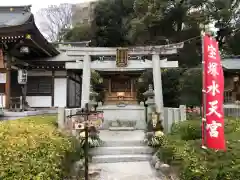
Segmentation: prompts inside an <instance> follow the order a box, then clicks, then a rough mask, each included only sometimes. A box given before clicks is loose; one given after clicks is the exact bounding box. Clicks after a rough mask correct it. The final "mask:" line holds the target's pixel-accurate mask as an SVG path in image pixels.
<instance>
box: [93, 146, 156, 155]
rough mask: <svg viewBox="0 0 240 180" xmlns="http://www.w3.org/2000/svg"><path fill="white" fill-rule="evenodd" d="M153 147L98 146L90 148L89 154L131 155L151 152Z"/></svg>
mask: <svg viewBox="0 0 240 180" xmlns="http://www.w3.org/2000/svg"><path fill="white" fill-rule="evenodd" d="M152 153H153V149H152V148H150V147H147V146H134V147H132V146H126V147H99V148H94V149H91V152H90V154H93V155H95V156H99V155H133V154H150V155H151V154H152Z"/></svg>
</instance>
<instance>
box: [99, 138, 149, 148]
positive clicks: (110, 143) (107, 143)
mask: <svg viewBox="0 0 240 180" xmlns="http://www.w3.org/2000/svg"><path fill="white" fill-rule="evenodd" d="M143 145H145V144H144V142H143V141H140V140H128V141H124V140H122V141H114V140H112V141H103V143H102V147H129V146H130V147H133V146H143Z"/></svg>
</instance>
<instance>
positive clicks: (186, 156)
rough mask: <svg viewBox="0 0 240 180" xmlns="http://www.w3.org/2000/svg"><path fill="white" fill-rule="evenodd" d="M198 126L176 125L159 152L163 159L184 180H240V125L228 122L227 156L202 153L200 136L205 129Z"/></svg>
mask: <svg viewBox="0 0 240 180" xmlns="http://www.w3.org/2000/svg"><path fill="white" fill-rule="evenodd" d="M197 124H199V121H197V122H196V121H186V122H182V123H180V124H177V125H174V126H173V133H172V134H170V135H167V136H165V138H164V141H163V143H162V145H161V148H160V149H159V151H158V156H159V158H160V159H161V160H163V161H164V162H166V163H169V164H171V165H172V166H173V167H176V169H178V173H179V176H180V179H181V180H233V179H234V180H235V179H236V180H238V179H240V173H239V169H240V142H239V137H240V122H239V121H237V120H231V119H230V120H226V123H225V134H226V140H227V152H220V151H219V152H215V151H213V150H203V149H201V136H200V137H198V136H197V134H199V131H201V127H197ZM192 131H194V132H192ZM200 134H201V133H200ZM191 137H192V138H191ZM197 137H198V138H197Z"/></svg>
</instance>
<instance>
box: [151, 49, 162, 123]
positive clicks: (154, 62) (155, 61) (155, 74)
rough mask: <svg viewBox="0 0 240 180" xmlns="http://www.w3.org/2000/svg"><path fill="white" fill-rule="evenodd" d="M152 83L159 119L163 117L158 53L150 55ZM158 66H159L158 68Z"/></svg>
mask: <svg viewBox="0 0 240 180" xmlns="http://www.w3.org/2000/svg"><path fill="white" fill-rule="evenodd" d="M152 66H153V83H154V93H155V96H154V98H155V104H156V111H157V112H159V113H160V118H161V120H163V119H164V114H163V113H164V106H163V92H162V74H161V67H160V57H159V54H153V55H152ZM159 67H160V68H159Z"/></svg>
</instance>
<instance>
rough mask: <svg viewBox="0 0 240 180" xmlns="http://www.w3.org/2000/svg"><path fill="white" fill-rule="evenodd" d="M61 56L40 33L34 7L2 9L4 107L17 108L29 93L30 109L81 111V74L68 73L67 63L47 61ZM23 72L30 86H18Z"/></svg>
mask: <svg viewBox="0 0 240 180" xmlns="http://www.w3.org/2000/svg"><path fill="white" fill-rule="evenodd" d="M59 54H60V52H59V51H58V50H57V49H56V48H55V47H54V46H53V45H52V44H51V43H49V42H48V41H47V40H46V39H45V38H44V36H43V35H42V34H41V33H40V31H39V30H38V28H37V26H36V24H35V21H34V16H33V14H32V13H31V6H16V7H14V6H5V7H0V93H1V101H0V103H1V106H3V107H5V108H10V107H12V106H14V103H16V102H15V100H16V99H17V98H20V97H22V96H23V95H24V93H25V95H26V103H27V105H28V106H30V107H36V108H37V107H57V106H62V107H65V106H69V107H79V106H80V101H81V100H80V97H81V96H80V95H79V96H78V94H79V93H80V92H81V78H80V76H81V71H78V72H77V73H75V71H74V70H72V71H71V70H68V71H67V70H66V69H65V62H64V61H63V60H59V61H58V60H54V61H51V60H50V61H49V60H46V58H53V57H55V56H57V55H59ZM22 69H24V70H27V84H19V82H18V78H19V77H18V71H19V70H22ZM72 86H74V87H75V88H74V92H71V91H72V90H71V87H72ZM69 94H74V97H73V98H72V99H74V100H71V99H70V97H69V96H68V95H69ZM68 97H69V98H68Z"/></svg>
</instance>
